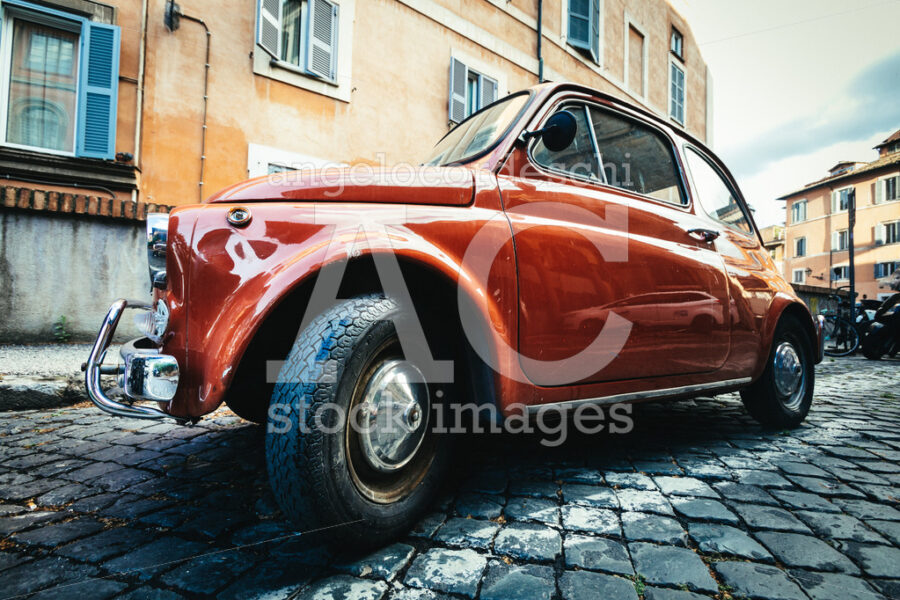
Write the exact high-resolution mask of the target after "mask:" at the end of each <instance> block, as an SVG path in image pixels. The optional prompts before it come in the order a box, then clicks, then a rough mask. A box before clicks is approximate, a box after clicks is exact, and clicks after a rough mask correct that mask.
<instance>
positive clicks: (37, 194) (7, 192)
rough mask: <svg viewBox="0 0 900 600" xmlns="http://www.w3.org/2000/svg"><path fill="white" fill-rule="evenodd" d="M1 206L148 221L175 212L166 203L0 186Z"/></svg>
mask: <svg viewBox="0 0 900 600" xmlns="http://www.w3.org/2000/svg"><path fill="white" fill-rule="evenodd" d="M0 206H2V207H4V208H17V209H20V210H28V211H36V212H43V213H56V214H58V213H62V214H74V215H83V216H89V217H105V218H112V219H125V220H130V221H146V220H147V213H153V212H164V213H168V212H171V211H172V208H174V207H172V206H169V205H167V204H154V203H148V202H140V201H138V202H135V201H133V200H130V199H129V200H120V199H118V198H108V197H106V196H93V195H88V194H70V193H66V192H49V191H46V190H39V189H34V188H27V187H20V186H0Z"/></svg>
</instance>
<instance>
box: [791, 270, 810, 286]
mask: <svg viewBox="0 0 900 600" xmlns="http://www.w3.org/2000/svg"><path fill="white" fill-rule="evenodd" d="M798 274H800V275H801V277H800V281H797V275H798ZM791 283H795V284H797V285H806V269H792V270H791Z"/></svg>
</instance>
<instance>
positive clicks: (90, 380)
mask: <svg viewBox="0 0 900 600" xmlns="http://www.w3.org/2000/svg"><path fill="white" fill-rule="evenodd" d="M126 308H136V309H139V310H152V307H151V306H150V305H149V304H147V303H146V302H140V301H136V300H125V299H120V300H116V301H115V302H113V304H112V306H110V307H109V312H108V313H106V317H105V318H104V320H103V325H101V326H100V332H99V333H98V334H97V341H95V342H94V347H93V348H92V349H91V355H90V357H88V360H87V362H86V363H85V365H84V383H85V388H86V389H87V394H88V397H89V398H90V399H91V401H92V402H93V403H94V404H96V405H97V407H98V408H100V409H101V410H103V411H106V412H108V413H109V414H111V415H115V416H117V417H131V418H136V419H164V418H167V417H168V418H172V419H175V420H177V421H179V422H185V421H186V419H181V418H179V417H174V416H172V415H170V414H168V413H167V412H165V411H162V410H160V409H158V408H154V407H152V406H136V405H133V404H130V403H128V404H126V403H125V402H120V401H118V400H114V399H113V398H110V397H109V396H107V395H106V393H105V392H104V391H103V388H102V387H101V386H100V376H101V375H117V376H118V378H119V383H120V385H121V387H122V388H123V389H122V395H123V397H125V398H127V399H128V400H129V401H131V402H133V401H135V400H152V401H156V402H164V403H165V402H171V401H172V398H174V397H175V390H176V389H177V388H178V361H177V360H176V359H175V357H173V356H169V355H167V354H160V353H159V352H158V351H157V350H156V349H155V348H152V347H148V348H140V347H138V345H137V344H138V342H140V341H141V340H132V341H131V342H129V343H128V344H125V345H124V346H123V347H122V351H121V354H122V359H123V362H124V365H123V366H115V367H113V366H110V365H104V364H102V363H103V358H104V357H105V356H106V350H107V349H108V348H109V345H110V343H111V342H112V337H113V334H114V333H115V331H116V327H117V326H118V325H119V319H120V318H121V317H122V313H123V312H124V311H125V309H126Z"/></svg>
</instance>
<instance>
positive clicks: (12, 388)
mask: <svg viewBox="0 0 900 600" xmlns="http://www.w3.org/2000/svg"><path fill="white" fill-rule="evenodd" d="M86 400H88V397H87V394H86V393H85V391H84V381H83V380H81V379H80V378H78V377H74V376H71V377H25V376H12V375H6V376H4V377H3V378H2V379H0V412H7V411H11V410H35V409H42V408H59V407H62V406H71V405H73V404H78V403H79V402H84V401H86Z"/></svg>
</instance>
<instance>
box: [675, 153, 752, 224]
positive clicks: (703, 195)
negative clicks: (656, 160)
mask: <svg viewBox="0 0 900 600" xmlns="http://www.w3.org/2000/svg"><path fill="white" fill-rule="evenodd" d="M684 155H685V158H686V160H687V165H688V169H689V170H690V172H691V179H692V180H693V182H694V191H695V192H696V196H697V198H698V200H699V202H700V206H701V207H702V208H703V210H705V211H706V213H707V214H708V215H709V216H711V217H712V218H713V219H716V220H717V221H721V222H722V223H724V224H725V225H728V226H729V227H731V228H733V229H737V230H738V231H742V232H744V233H753V228H752V227H750V222H749V221H748V220H747V217H746V215H745V214H744V211H743V209H742V208H741V205H740V203H739V202H738V201H737V199H736V198H735V196H734V194H733V193H732V191H731V187H730V186H729V185H728V184H727V183H725V180H724V179H722V176H721V175H720V174H719V172H718V171H717V170H716V169H715V168H713V166H712V165H711V164H710V163H709V161H707V160H706V158H704V157H703V156H701V155H700V154H698V153H697V152H696V151H694V150H692V149H691V148H686V149H685V153H684Z"/></svg>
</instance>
